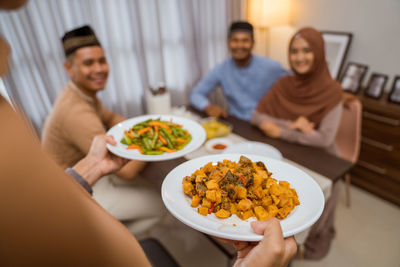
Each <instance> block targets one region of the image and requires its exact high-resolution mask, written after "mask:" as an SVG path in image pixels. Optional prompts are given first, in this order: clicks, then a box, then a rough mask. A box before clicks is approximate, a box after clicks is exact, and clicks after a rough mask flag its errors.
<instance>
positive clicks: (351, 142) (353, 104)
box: [335, 98, 362, 163]
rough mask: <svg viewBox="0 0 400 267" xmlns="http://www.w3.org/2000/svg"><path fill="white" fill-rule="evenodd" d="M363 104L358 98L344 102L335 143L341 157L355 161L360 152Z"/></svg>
mask: <svg viewBox="0 0 400 267" xmlns="http://www.w3.org/2000/svg"><path fill="white" fill-rule="evenodd" d="M361 117H362V105H361V102H360V100H358V99H357V98H354V99H352V100H351V101H348V102H347V103H346V104H343V112H342V118H341V121H340V125H339V129H338V132H337V134H336V138H335V143H336V146H337V147H338V149H339V152H340V157H342V158H344V159H346V160H348V161H351V162H353V163H355V162H356V161H357V159H358V155H359V153H360V142H361Z"/></svg>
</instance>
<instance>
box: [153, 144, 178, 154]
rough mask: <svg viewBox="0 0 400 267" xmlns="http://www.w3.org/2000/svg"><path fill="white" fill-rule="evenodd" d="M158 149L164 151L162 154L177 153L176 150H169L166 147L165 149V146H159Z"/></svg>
mask: <svg viewBox="0 0 400 267" xmlns="http://www.w3.org/2000/svg"><path fill="white" fill-rule="evenodd" d="M158 149H159V150H162V151H164V152H168V153H172V152H176V151H178V150H176V149H169V148H168V147H165V146H160V147H159V148H158Z"/></svg>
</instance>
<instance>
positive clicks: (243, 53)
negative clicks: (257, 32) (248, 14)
mask: <svg viewBox="0 0 400 267" xmlns="http://www.w3.org/2000/svg"><path fill="white" fill-rule="evenodd" d="M253 46H254V39H253V36H252V35H251V34H250V33H248V32H234V33H232V34H231V35H230V36H229V39H228V47H229V50H230V51H231V54H232V58H233V59H234V60H235V61H246V60H248V59H249V58H250V57H251V50H253Z"/></svg>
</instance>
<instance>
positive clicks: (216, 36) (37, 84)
mask: <svg viewBox="0 0 400 267" xmlns="http://www.w3.org/2000/svg"><path fill="white" fill-rule="evenodd" d="M241 5H242V0H201V1H199V0H58V1H53V0H31V1H30V2H29V3H28V4H27V5H26V6H25V7H24V8H23V9H21V10H18V11H15V12H12V13H4V12H2V13H0V32H1V35H3V36H4V37H5V38H6V39H7V40H8V41H9V43H10V45H11V47H12V57H11V69H10V72H9V74H8V76H6V78H5V84H6V88H7V89H8V91H9V93H10V95H11V97H12V98H13V99H14V101H15V102H16V103H18V104H19V105H21V107H22V108H23V110H25V112H26V114H27V115H28V117H29V118H30V119H31V120H32V122H33V124H34V125H35V127H36V129H37V130H38V131H40V129H41V127H42V125H43V122H44V119H45V118H46V116H47V114H48V113H49V112H50V111H51V107H52V104H53V102H54V100H55V98H56V97H57V95H58V93H59V92H60V90H61V89H62V88H63V87H64V86H65V84H66V82H67V80H68V77H67V75H66V73H65V71H64V68H63V62H64V54H63V51H62V46H61V41H60V39H61V37H62V36H63V34H64V33H65V32H66V31H69V30H71V29H74V28H76V27H79V26H82V25H85V24H89V25H91V26H92V28H93V29H94V30H95V32H96V34H97V36H98V38H99V40H100V42H101V43H102V45H103V48H104V50H105V52H106V55H107V60H108V61H109V64H110V70H111V71H110V76H109V80H108V83H107V86H106V90H104V91H103V92H102V93H101V94H100V98H101V99H102V101H103V102H104V104H105V105H106V106H108V107H109V108H110V109H111V110H113V111H115V112H118V113H121V114H123V115H125V116H127V117H131V116H135V115H139V114H142V113H143V112H144V107H143V101H142V100H143V95H144V92H145V90H147V88H148V87H149V86H154V85H157V84H158V83H159V82H163V83H165V84H166V86H167V88H168V89H169V90H170V92H171V93H172V102H173V104H174V105H181V104H187V99H188V94H189V92H190V90H191V88H192V87H193V86H194V85H195V84H196V82H197V81H198V80H199V79H200V78H201V77H202V76H203V75H205V74H206V73H207V72H208V71H209V70H210V69H211V68H212V67H214V66H215V65H216V64H217V63H219V62H221V61H222V60H224V59H225V58H226V57H227V55H228V52H227V48H226V34H227V28H228V27H229V24H230V22H231V21H232V20H238V19H240V17H241Z"/></svg>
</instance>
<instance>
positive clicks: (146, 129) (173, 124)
mask: <svg viewBox="0 0 400 267" xmlns="http://www.w3.org/2000/svg"><path fill="white" fill-rule="evenodd" d="M107 134H108V135H112V136H113V137H114V139H115V141H116V142H117V145H116V146H112V145H109V144H107V148H108V150H110V151H111V152H112V153H113V154H116V155H118V156H120V157H123V158H127V159H132V160H141V161H163V160H169V159H174V158H179V157H182V156H184V155H186V154H188V153H190V152H192V151H194V150H196V149H197V148H199V147H200V146H201V145H202V144H203V142H204V141H205V139H206V133H205V131H204V128H203V127H202V126H201V125H200V124H199V123H197V122H195V121H193V120H189V119H186V118H182V117H177V116H172V115H145V116H139V117H135V118H131V119H128V120H125V121H123V122H121V123H118V124H117V125H115V126H114V127H112V128H111V129H110V130H109V131H108V132H107Z"/></svg>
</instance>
